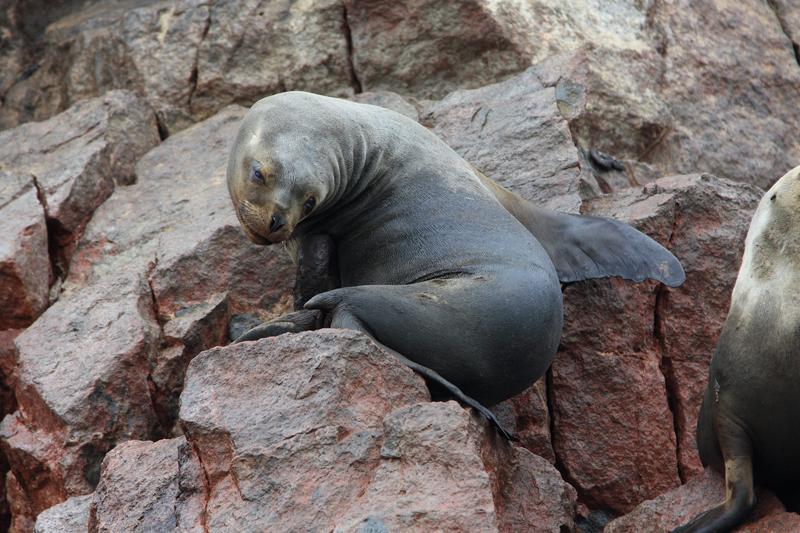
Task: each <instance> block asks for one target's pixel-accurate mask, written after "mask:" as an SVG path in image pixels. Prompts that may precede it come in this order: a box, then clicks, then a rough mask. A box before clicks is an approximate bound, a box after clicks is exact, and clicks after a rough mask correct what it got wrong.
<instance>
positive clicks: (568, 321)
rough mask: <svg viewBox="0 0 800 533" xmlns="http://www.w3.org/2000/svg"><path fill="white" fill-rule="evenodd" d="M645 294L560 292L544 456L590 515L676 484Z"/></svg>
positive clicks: (620, 288) (650, 298)
mask: <svg viewBox="0 0 800 533" xmlns="http://www.w3.org/2000/svg"><path fill="white" fill-rule="evenodd" d="M653 289H654V288H653V284H652V283H647V284H644V285H641V286H636V285H633V284H629V283H626V282H622V281H620V280H611V281H592V282H584V283H582V284H580V286H575V287H570V288H569V289H568V290H567V291H566V293H565V298H564V299H565V327H564V332H563V334H562V337H561V347H560V348H559V353H558V355H557V356H556V360H555V362H554V363H553V366H552V388H551V394H552V398H553V401H552V405H553V412H552V416H553V418H554V428H555V429H554V433H553V438H554V447H555V453H556V457H558V458H559V460H560V461H561V464H562V465H563V467H564V469H565V472H566V477H567V478H568V479H569V480H570V481H571V482H572V483H573V484H575V485H576V488H577V489H578V491H579V493H580V494H581V496H582V501H585V502H586V503H587V505H589V506H590V507H601V508H610V509H613V510H615V511H617V512H624V511H626V510H628V509H631V508H633V507H634V506H635V505H636V504H637V503H638V502H640V501H641V500H643V499H647V498H651V497H654V496H656V495H658V494H660V493H661V492H663V491H664V490H667V489H670V488H672V487H675V486H677V485H679V484H680V479H679V477H678V469H677V464H676V461H675V454H676V452H675V433H674V431H673V425H672V416H671V413H670V411H669V405H668V404H667V394H666V387H665V384H664V377H663V375H662V374H661V371H660V370H659V362H660V358H659V354H658V352H657V351H656V350H654V349H653V347H652V343H653V336H652V335H653V332H652V326H653V319H652V316H653V307H654V305H655V294H654V292H653ZM620 317H626V318H625V320H621V319H620Z"/></svg>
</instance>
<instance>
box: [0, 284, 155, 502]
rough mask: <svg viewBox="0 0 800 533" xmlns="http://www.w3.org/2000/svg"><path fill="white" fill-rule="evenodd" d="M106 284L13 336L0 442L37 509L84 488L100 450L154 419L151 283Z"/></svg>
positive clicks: (89, 485)
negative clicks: (11, 408) (13, 405)
mask: <svg viewBox="0 0 800 533" xmlns="http://www.w3.org/2000/svg"><path fill="white" fill-rule="evenodd" d="M107 281H108V282H107V283H98V284H96V285H92V286H91V287H88V288H87V289H86V290H84V291H80V292H76V293H73V294H71V295H69V296H65V297H62V298H61V299H60V300H59V301H58V302H56V303H55V304H54V305H53V306H51V307H50V308H49V309H48V310H47V311H46V312H45V313H44V314H43V315H42V316H41V317H40V318H39V319H38V320H37V321H36V322H35V323H34V324H33V325H32V326H30V327H29V328H28V329H26V330H25V331H24V332H23V333H21V334H20V335H19V337H17V338H16V341H15V343H16V346H17V349H18V352H19V353H18V364H17V367H16V370H15V379H14V388H15V392H16V398H17V401H18V403H19V409H18V410H17V411H16V412H15V413H14V414H11V415H8V416H6V417H5V418H4V419H3V421H2V424H0V447H2V450H3V452H4V453H5V454H6V456H7V457H8V460H9V464H10V466H11V470H12V471H13V472H14V475H15V477H16V479H17V481H18V483H19V485H20V486H21V487H22V488H23V489H24V492H25V494H26V495H27V498H28V499H29V501H30V505H31V508H32V509H33V511H34V516H35V514H36V513H38V512H40V511H42V510H44V509H46V508H48V507H51V506H52V505H55V504H57V503H59V502H61V501H63V500H64V499H66V498H67V497H69V496H72V495H79V494H86V493H88V492H91V491H92V489H93V488H94V485H95V484H96V483H97V478H98V475H99V467H100V461H102V459H103V455H104V454H105V453H106V452H107V451H108V450H109V449H111V448H112V447H114V445H115V444H116V443H117V442H120V441H123V440H128V439H132V438H146V437H147V436H149V435H150V434H151V433H152V431H153V429H154V427H155V425H156V418H155V413H154V412H153V405H152V402H151V397H150V393H149V385H148V379H147V377H148V370H149V367H150V365H151V360H153V359H154V358H155V354H156V353H157V352H156V349H157V347H158V345H157V342H158V337H159V328H158V323H157V322H156V321H155V316H154V315H153V305H152V297H151V294H150V290H149V287H148V285H147V282H146V280H145V279H144V278H143V277H142V276H137V275H135V274H127V275H126V274H125V273H122V272H120V274H119V276H118V277H117V278H116V279H113V280H107Z"/></svg>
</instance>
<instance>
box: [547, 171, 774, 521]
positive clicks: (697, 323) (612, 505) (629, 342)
mask: <svg viewBox="0 0 800 533" xmlns="http://www.w3.org/2000/svg"><path fill="white" fill-rule="evenodd" d="M759 196H760V195H759V194H758V191H757V190H756V189H755V188H754V187H752V186H748V185H740V184H735V183H732V182H730V181H727V180H722V179H718V178H714V177H713V176H708V175H692V176H676V177H666V178H661V179H659V180H657V181H655V182H653V183H652V184H650V185H648V186H646V187H644V188H643V189H629V190H628V191H626V192H620V193H617V194H615V195H605V196H602V197H598V198H597V199H594V200H591V201H588V202H586V203H585V205H584V211H585V212H587V213H590V214H596V215H604V216H611V217H613V218H617V219H619V220H623V221H626V222H628V223H631V224H633V225H634V226H636V227H637V228H639V229H640V230H642V231H644V232H645V233H647V234H649V235H651V236H652V237H653V238H655V239H656V240H658V241H660V242H662V243H663V244H665V245H666V246H667V247H668V248H669V249H671V250H673V252H675V253H676V255H677V257H678V258H679V259H680V260H681V261H682V262H683V264H684V266H685V268H686V273H687V282H686V284H685V285H684V286H683V287H681V288H678V289H668V288H666V287H660V286H656V285H655V284H654V283H652V282H648V283H644V284H632V283H628V282H623V281H621V280H597V281H591V282H585V283H581V284H577V285H574V286H570V287H568V288H567V290H566V291H565V295H564V299H565V327H564V332H563V334H562V339H561V347H560V349H559V354H558V355H557V357H556V360H555V362H554V363H553V366H552V383H551V386H550V387H549V392H550V395H551V405H552V408H553V411H552V413H551V414H552V416H553V419H554V424H553V427H554V434H553V438H554V446H555V454H556V457H558V459H559V461H560V462H561V464H562V465H563V467H564V471H565V475H566V477H567V479H569V480H570V481H571V482H572V483H574V484H575V486H576V488H577V489H578V492H579V494H580V495H581V498H582V500H583V501H585V502H586V503H587V504H588V505H589V506H590V507H591V508H598V507H599V508H605V509H610V510H613V511H615V512H617V513H621V512H627V511H629V510H630V509H632V508H633V507H634V506H636V505H637V504H638V503H639V502H641V501H642V500H644V499H649V498H653V497H655V496H657V495H658V494H660V493H661V492H663V491H665V490H668V489H670V488H672V487H676V486H678V485H679V484H680V478H679V474H683V475H684V476H688V475H690V474H691V473H692V472H694V471H696V469H697V464H699V463H698V460H697V452H696V449H695V446H694V421H695V420H696V415H697V412H698V410H699V406H700V400H701V396H702V394H701V391H702V389H703V388H704V387H705V383H706V380H707V369H708V364H709V361H710V359H711V355H712V354H713V351H714V347H715V345H716V338H717V336H718V335H719V332H720V329H721V325H722V322H723V321H724V317H725V315H726V314H727V306H728V302H729V294H730V290H731V289H732V286H733V281H734V279H735V276H736V274H735V273H736V272H737V270H738V265H739V261H740V256H741V251H742V243H743V239H744V234H745V232H746V228H747V226H748V224H749V220H750V216H751V214H752V210H753V209H754V208H755V205H756V202H757V201H758V198H759ZM701 301H702V302H704V303H703V304H696V303H695V302H701ZM620 316H624V317H626V318H625V320H622V321H621V320H619V317H620ZM631 406H635V409H632V408H631ZM673 417H674V422H673ZM675 426H677V430H678V435H677V439H676V434H675ZM676 457H677V460H676Z"/></svg>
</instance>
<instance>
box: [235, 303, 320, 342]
mask: <svg viewBox="0 0 800 533" xmlns="http://www.w3.org/2000/svg"><path fill="white" fill-rule="evenodd" d="M323 318H324V315H323V314H322V312H321V311H316V310H308V309H302V310H300V311H295V312H293V313H289V314H286V315H283V316H281V317H278V318H276V319H273V320H270V321H269V322H264V323H263V324H259V325H258V326H256V327H254V328H250V329H248V330H247V331H245V332H244V333H242V334H241V335H239V336H238V337H237V338H236V339H234V341H233V342H232V343H231V344H236V343H239V342H244V341H255V340H258V339H264V338H266V337H276V336H278V335H283V334H284V333H300V332H301V331H312V330H315V329H319V328H321V327H322V325H323Z"/></svg>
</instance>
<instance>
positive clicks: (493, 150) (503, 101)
mask: <svg viewBox="0 0 800 533" xmlns="http://www.w3.org/2000/svg"><path fill="white" fill-rule="evenodd" d="M422 121H423V123H424V124H426V125H428V126H430V127H431V128H432V129H433V131H434V133H436V134H437V135H438V136H439V137H441V138H442V139H443V140H444V141H445V142H447V143H448V144H449V145H450V146H451V147H452V148H453V149H454V150H455V151H456V152H458V153H459V155H461V156H462V157H463V158H464V159H466V160H467V161H469V162H470V163H472V164H473V165H474V166H475V167H477V168H478V169H479V170H480V171H482V172H483V173H484V174H486V175H487V176H489V177H491V178H493V179H495V180H497V181H498V182H499V183H500V184H501V185H503V186H505V187H507V188H509V189H511V190H513V191H514V192H516V193H517V194H520V195H521V196H523V197H525V198H527V199H529V200H532V201H534V202H536V203H537V204H540V205H544V206H546V207H549V208H551V209H558V210H561V211H569V212H577V211H578V210H579V209H580V205H581V202H582V200H583V199H584V198H591V197H594V196H597V195H598V194H599V192H600V191H599V189H598V188H597V185H596V182H595V181H594V180H593V178H592V177H591V176H590V177H588V179H587V177H586V176H583V175H581V171H580V170H581V169H580V160H579V153H578V151H577V150H576V149H575V145H574V143H573V141H572V137H571V136H570V131H569V125H568V123H567V121H566V120H565V119H564V117H563V116H562V115H561V112H560V111H559V108H558V105H557V101H556V92H555V90H554V88H553V87H552V86H551V85H550V84H549V82H548V80H546V79H544V80H543V79H542V78H541V77H540V70H539V69H538V68H531V69H528V70H527V71H525V72H524V73H522V74H520V75H518V76H514V77H512V78H509V79H508V80H506V81H504V82H501V83H497V84H494V85H488V86H486V87H481V88H480V89H473V90H461V91H455V92H453V93H451V94H449V95H447V96H446V97H445V98H443V99H442V100H441V101H438V102H435V103H433V104H432V105H430V106H429V107H428V108H427V109H426V110H425V113H424V115H423V117H422Z"/></svg>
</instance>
